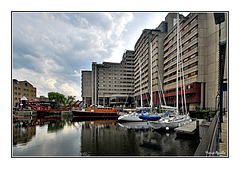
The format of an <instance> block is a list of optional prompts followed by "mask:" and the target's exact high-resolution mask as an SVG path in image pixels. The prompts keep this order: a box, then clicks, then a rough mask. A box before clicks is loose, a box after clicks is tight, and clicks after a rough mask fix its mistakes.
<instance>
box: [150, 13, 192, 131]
mask: <svg viewBox="0 0 240 169" xmlns="http://www.w3.org/2000/svg"><path fill="white" fill-rule="evenodd" d="M178 57H179V14H177V73H176V74H177V77H176V78H177V79H176V107H170V106H162V108H166V109H168V110H169V111H172V112H173V115H170V114H167V115H166V116H165V117H163V118H161V119H160V120H157V121H150V125H151V127H152V128H154V129H166V130H169V129H174V128H176V127H180V126H183V125H185V124H187V123H189V122H191V118H190V116H189V115H188V113H187V111H186V112H185V114H183V115H180V114H179V112H178V109H179V108H178V64H179V61H178ZM182 71H183V70H182ZM183 81H184V79H183ZM183 86H184V83H183ZM184 94H185V92H184ZM184 99H185V97H184ZM185 101H186V99H185ZM185 103H186V102H185ZM182 104H183V103H182Z"/></svg>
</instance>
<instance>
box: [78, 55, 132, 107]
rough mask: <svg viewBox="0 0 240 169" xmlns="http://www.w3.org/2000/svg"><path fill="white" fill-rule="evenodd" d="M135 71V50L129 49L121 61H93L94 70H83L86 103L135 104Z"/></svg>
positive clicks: (83, 96)
mask: <svg viewBox="0 0 240 169" xmlns="http://www.w3.org/2000/svg"><path fill="white" fill-rule="evenodd" d="M133 72H134V51H130V50H127V51H126V52H125V53H124V54H123V57H122V61H121V62H120V63H113V62H103V63H102V64H97V63H96V62H93V63H92V71H88V72H86V71H82V98H83V100H84V103H85V105H86V103H87V102H88V103H92V104H94V105H103V106H126V107H128V106H133V94H134V79H133V78H134V76H133ZM84 79H85V80H84ZM90 79H91V82H90ZM90 83H92V84H91V89H90V88H89V86H90V85H89V84H90ZM90 95H91V97H90ZM86 99H87V100H88V101H87V102H86V101H85V100H86Z"/></svg>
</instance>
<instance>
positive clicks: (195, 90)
mask: <svg viewBox="0 0 240 169" xmlns="http://www.w3.org/2000/svg"><path fill="white" fill-rule="evenodd" d="M167 17H168V19H169V20H174V19H176V17H177V16H176V14H175V15H173V14H171V15H168V16H167ZM167 17H166V18H167ZM226 24H227V22H224V23H223V24H222V34H223V36H222V39H221V40H225V41H226V40H227V25H226ZM168 30H169V31H168V33H167V35H166V36H165V39H164V54H163V67H164V70H163V71H164V74H163V75H164V77H163V79H164V80H163V84H164V91H165V93H166V94H165V99H166V101H167V104H169V105H174V104H176V99H175V98H176V70H177V68H176V67H177V59H176V58H177V49H176V48H177V47H176V44H177V38H176V37H177V32H176V30H177V26H176V25H174V26H172V27H168ZM218 42H219V39H218V26H217V25H215V22H214V17H213V13H190V14H189V15H188V16H187V17H185V18H182V19H181V20H180V40H179V45H180V57H179V63H181V64H180V65H179V69H180V68H183V72H184V74H180V76H179V86H182V85H183V84H182V79H183V76H184V81H185V86H186V100H187V106H188V110H192V109H195V108H196V107H200V108H204V107H215V106H216V105H215V102H216V100H215V98H216V95H217V90H218ZM226 58H227V57H226ZM182 64H183V66H182ZM225 65H226V66H227V64H225ZM226 69H227V67H226ZM225 72H227V71H225ZM225 77H226V78H227V74H225ZM180 92H181V90H180V89H179V94H180ZM226 99H227V98H226V95H225V100H226ZM180 103H181V99H180ZM225 107H226V105H225Z"/></svg>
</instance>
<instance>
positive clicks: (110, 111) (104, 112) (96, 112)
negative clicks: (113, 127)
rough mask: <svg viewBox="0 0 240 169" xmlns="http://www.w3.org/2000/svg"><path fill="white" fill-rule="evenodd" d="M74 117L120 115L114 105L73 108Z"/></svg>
mask: <svg viewBox="0 0 240 169" xmlns="http://www.w3.org/2000/svg"><path fill="white" fill-rule="evenodd" d="M72 114H73V117H116V118H117V117H119V115H118V112H117V110H115V109H114V108H112V107H97V108H91V109H86V110H85V109H83V110H72Z"/></svg>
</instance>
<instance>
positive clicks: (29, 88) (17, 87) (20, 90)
mask: <svg viewBox="0 0 240 169" xmlns="http://www.w3.org/2000/svg"><path fill="white" fill-rule="evenodd" d="M23 96H25V97H26V98H27V99H28V100H35V99H36V96H37V89H36V88H35V87H33V85H32V84H31V83H29V82H28V81H26V80H24V81H18V80H17V79H13V105H14V106H15V105H16V104H17V103H20V101H21V98H22V97H23Z"/></svg>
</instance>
